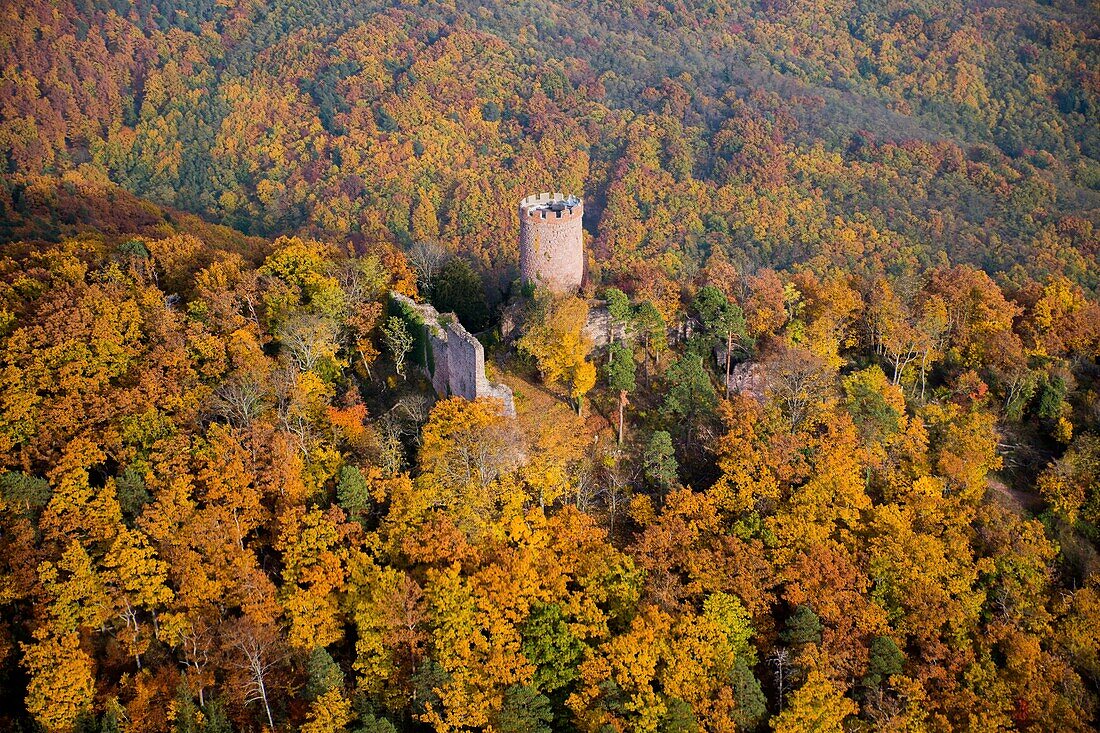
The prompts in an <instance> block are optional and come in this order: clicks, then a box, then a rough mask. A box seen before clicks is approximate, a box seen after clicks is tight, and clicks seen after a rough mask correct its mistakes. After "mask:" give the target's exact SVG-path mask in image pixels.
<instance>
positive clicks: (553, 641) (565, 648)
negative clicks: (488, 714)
mask: <svg viewBox="0 0 1100 733" xmlns="http://www.w3.org/2000/svg"><path fill="white" fill-rule="evenodd" d="M521 631H522V633H523V647H522V649H523V656H525V657H526V658H527V661H529V662H531V664H534V665H535V675H534V679H533V681H534V684H535V687H536V688H537V689H538V690H540V691H541V692H545V693H551V692H555V691H557V690H560V689H562V688H563V687H566V686H567V685H569V683H570V682H572V681H573V680H575V679H576V678H577V674H578V673H577V665H579V664H580V662H581V660H582V659H583V658H584V643H583V642H581V640H580V639H578V638H577V637H576V636H575V635H574V634H573V632H572V631H570V630H569V625H568V624H567V623H566V622H565V616H564V615H563V614H562V612H561V606H559V605H558V604H556V603H545V604H540V605H537V606H535V607H534V608H533V609H531V615H530V617H528V619H527V621H526V623H524V625H523V628H522V629H521Z"/></svg>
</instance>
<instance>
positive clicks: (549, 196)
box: [519, 192, 584, 293]
mask: <svg viewBox="0 0 1100 733" xmlns="http://www.w3.org/2000/svg"><path fill="white" fill-rule="evenodd" d="M567 199H568V197H567V196H566V195H565V194H562V193H559V192H555V193H539V194H535V195H533V196H528V197H527V198H525V199H523V200H522V201H520V202H519V268H520V274H521V276H522V278H523V282H524V283H525V284H528V283H529V284H533V285H541V286H543V287H545V288H547V289H549V290H552V291H554V292H556V293H572V292H576V291H577V290H579V289H580V286H581V280H582V279H583V278H584V227H583V225H582V222H581V220H582V218H583V216H584V202H582V201H581V200H580V199H575V201H576V203H575V204H573V205H571V206H567V207H564V208H562V209H561V210H558V211H555V210H553V209H551V208H550V207H551V205H552V204H554V203H555V202H565V201H566V200H567Z"/></svg>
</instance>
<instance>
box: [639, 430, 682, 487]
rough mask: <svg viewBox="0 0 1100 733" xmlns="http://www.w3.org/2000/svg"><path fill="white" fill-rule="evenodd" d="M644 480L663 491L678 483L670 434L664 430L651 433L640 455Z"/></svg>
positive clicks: (677, 468) (674, 452)
mask: <svg viewBox="0 0 1100 733" xmlns="http://www.w3.org/2000/svg"><path fill="white" fill-rule="evenodd" d="M642 461H643V468H644V471H645V477H646V480H647V481H648V482H649V483H650V484H651V485H652V486H654V487H656V488H658V489H660V490H661V491H663V492H668V491H670V490H672V488H673V487H675V486H676V484H677V483H679V478H678V477H677V475H676V474H677V471H678V470H679V465H678V464H677V462H676V451H675V450H674V449H673V447H672V436H671V435H669V434H668V433H667V432H665V431H664V430H658V431H657V432H655V433H653V436H652V437H651V438H650V439H649V444H648V445H646V449H645V453H644V455H643V457H642Z"/></svg>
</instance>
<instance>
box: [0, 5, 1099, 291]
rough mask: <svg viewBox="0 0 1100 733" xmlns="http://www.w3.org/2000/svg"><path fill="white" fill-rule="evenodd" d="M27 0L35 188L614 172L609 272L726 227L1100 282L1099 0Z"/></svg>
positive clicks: (407, 220) (483, 195)
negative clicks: (1084, 0) (1044, 0)
mask: <svg viewBox="0 0 1100 733" xmlns="http://www.w3.org/2000/svg"><path fill="white" fill-rule="evenodd" d="M383 5H386V4H385V3H379V4H375V3H371V2H336V3H329V2H324V3H322V2H312V0H298V1H285V0H280V1H278V2H272V3H255V2H242V3H230V2H224V3H223V2H219V3H213V2H206V1H198V2H148V1H145V2H139V3H135V4H130V3H113V4H112V3H110V2H105V1H103V0H100V1H93V0H82V1H81V2H76V3H73V2H69V1H68V0H65V1H63V2H58V3H43V2H28V1H26V0H21V1H19V2H11V3H5V5H4V9H3V12H4V14H5V15H4V18H5V23H4V26H5V29H6V30H5V31H4V33H5V36H6V42H5V43H4V44H3V46H2V47H0V55H2V57H3V61H4V67H5V69H7V73H6V75H5V77H4V79H3V83H2V84H0V95H2V96H0V99H2V103H3V108H4V115H3V121H2V124H0V150H2V151H3V153H4V155H5V157H6V163H7V168H8V172H9V173H10V174H11V175H10V176H9V178H8V184H7V186H6V190H5V199H6V200H5V202H4V203H5V205H6V206H7V207H9V210H11V209H12V208H16V209H17V208H18V205H19V199H20V193H21V190H22V186H23V185H25V182H26V181H27V180H28V178H31V179H33V177H34V176H37V175H42V174H51V173H57V172H61V171H64V170H67V169H73V168H76V169H78V170H82V171H83V170H87V173H86V175H89V176H93V177H94V175H95V174H94V173H92V171H93V170H94V171H99V172H105V173H107V174H109V175H110V177H111V179H112V180H114V181H115V182H117V183H119V184H120V185H122V186H123V187H125V188H127V189H128V190H130V191H132V192H134V193H136V194H138V195H140V196H143V197H147V198H150V199H152V200H153V201H156V202H159V203H161V204H169V205H172V206H174V207H176V208H180V209H184V210H188V211H192V212H197V213H202V214H203V215H205V216H207V217H209V218H211V219H213V220H215V221H219V222H223V223H226V224H230V225H232V226H235V227H237V228H239V229H241V230H243V231H247V232H250V233H257V234H269V235H274V234H283V233H286V232H299V231H300V232H304V233H309V234H312V235H320V236H329V235H333V236H338V237H342V238H347V237H351V238H358V237H366V238H368V239H371V238H378V237H385V238H395V239H397V240H398V241H400V242H409V241H412V240H415V239H421V238H435V237H441V238H442V239H443V240H444V241H445V242H446V243H447V245H448V246H449V247H451V248H452V249H454V250H456V251H459V252H463V253H467V254H470V255H473V256H474V257H475V258H476V259H477V260H478V262H479V263H480V265H481V267H483V268H485V269H486V270H488V271H491V272H492V273H493V274H494V275H495V276H496V279H495V282H496V283H497V284H500V285H503V284H505V283H507V282H509V281H510V279H511V277H510V275H511V268H512V267H513V263H514V262H515V251H514V247H513V242H514V241H515V237H514V233H515V222H514V207H515V202H516V201H517V200H518V199H519V198H521V197H522V196H523V195H526V194H527V193H529V192H530V191H536V190H544V189H547V188H554V189H555V190H557V189H564V190H575V191H584V192H585V193H586V195H587V196H588V199H589V201H590V206H589V207H588V212H589V221H588V226H589V229H590V231H591V232H592V234H593V235H594V237H595V245H596V247H595V251H596V253H597V254H598V255H599V256H600V261H601V264H602V266H603V267H606V268H608V269H610V270H611V271H612V272H623V271H629V270H631V269H632V267H633V265H634V264H636V263H637V262H638V261H639V260H641V259H646V260H648V261H650V262H652V263H654V266H655V267H657V268H658V269H659V270H660V272H661V273H662V274H664V275H667V276H669V277H671V278H673V279H676V278H678V277H679V276H681V275H682V274H684V273H690V272H692V271H693V270H694V269H695V268H697V266H698V264H699V262H700V261H701V260H702V259H704V258H705V256H706V255H707V254H709V253H711V252H713V251H718V250H721V251H722V252H724V254H726V255H727V257H729V258H730V259H732V260H734V261H735V262H737V263H738V264H739V265H742V266H743V267H745V268H748V269H755V268H758V267H781V266H788V265H790V264H792V263H795V262H803V261H808V260H817V261H821V262H825V263H831V264H838V265H841V266H844V267H867V266H873V267H874V266H877V267H886V268H888V269H890V270H891V271H893V272H898V273H901V272H914V271H916V270H918V269H920V268H922V267H927V266H928V265H930V264H932V263H935V262H937V261H938V260H937V257H938V256H939V254H940V253H941V252H946V253H947V254H948V255H949V256H950V258H951V260H952V261H953V262H959V263H972V264H975V265H978V266H980V267H983V268H986V269H990V270H1009V269H1011V268H1012V267H1013V266H1015V265H1021V266H1023V267H1025V268H1026V269H1027V270H1028V271H1029V272H1030V273H1031V274H1033V275H1038V276H1044V275H1047V274H1051V273H1058V274H1065V275H1067V276H1068V277H1070V278H1071V279H1073V280H1075V281H1076V282H1078V283H1080V284H1082V285H1083V286H1085V287H1086V288H1089V289H1094V288H1096V287H1097V285H1098V284H1100V273H1098V271H1097V266H1096V259H1097V258H1096V254H1097V249H1096V241H1097V235H1096V234H1095V227H1096V225H1097V223H1098V222H1097V218H1098V213H1097V212H1098V210H1100V126H1098V124H1097V120H1098V115H1100V96H1098V95H1100V72H1097V71H1096V69H1097V68H1100V48H1098V36H1097V16H1096V13H1095V8H1094V7H1089V6H1087V5H1080V6H1077V5H1074V4H1072V3H1067V2H1057V3H1052V4H1049V5H1040V4H1037V3H1031V2H1020V3H968V2H960V1H958V0H953V1H952V2H949V3H946V4H945V3H927V4H913V3H889V2H883V3H870V2H838V3H810V4H794V3H787V2H771V0H767V1H766V2H761V3H759V4H748V3H746V4H735V3H727V2H724V1H723V2H709V3H700V4H694V3H667V4H659V3H647V2H639V3H636V4H634V3H632V4H626V3H624V4H605V3H572V4H568V5H567V4H564V3H554V2H539V3H519V4H513V3H497V4H494V3H490V4H488V5H486V4H480V3H479V4H469V5H466V4H457V5H455V4H448V3H434V2H427V3H424V4H422V5H400V6H399V8H400V9H386V8H384V7H382V6H383Z"/></svg>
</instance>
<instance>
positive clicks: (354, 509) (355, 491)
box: [336, 465, 372, 522]
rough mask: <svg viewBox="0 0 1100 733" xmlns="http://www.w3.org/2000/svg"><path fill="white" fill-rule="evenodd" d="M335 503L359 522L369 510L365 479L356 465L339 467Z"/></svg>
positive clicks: (368, 496)
mask: <svg viewBox="0 0 1100 733" xmlns="http://www.w3.org/2000/svg"><path fill="white" fill-rule="evenodd" d="M336 503H337V504H339V505H340V508H341V509H343V510H344V511H345V512H347V514H348V516H349V517H351V518H352V519H354V520H356V521H359V522H362V521H363V518H364V517H365V516H366V515H367V514H368V513H369V512H370V510H371V506H372V503H371V497H370V490H369V489H368V487H367V480H366V479H365V478H363V472H362V471H360V470H359V469H358V468H357V467H356V466H351V465H344V466H341V467H340V478H339V480H338V481H337V483H336Z"/></svg>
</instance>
